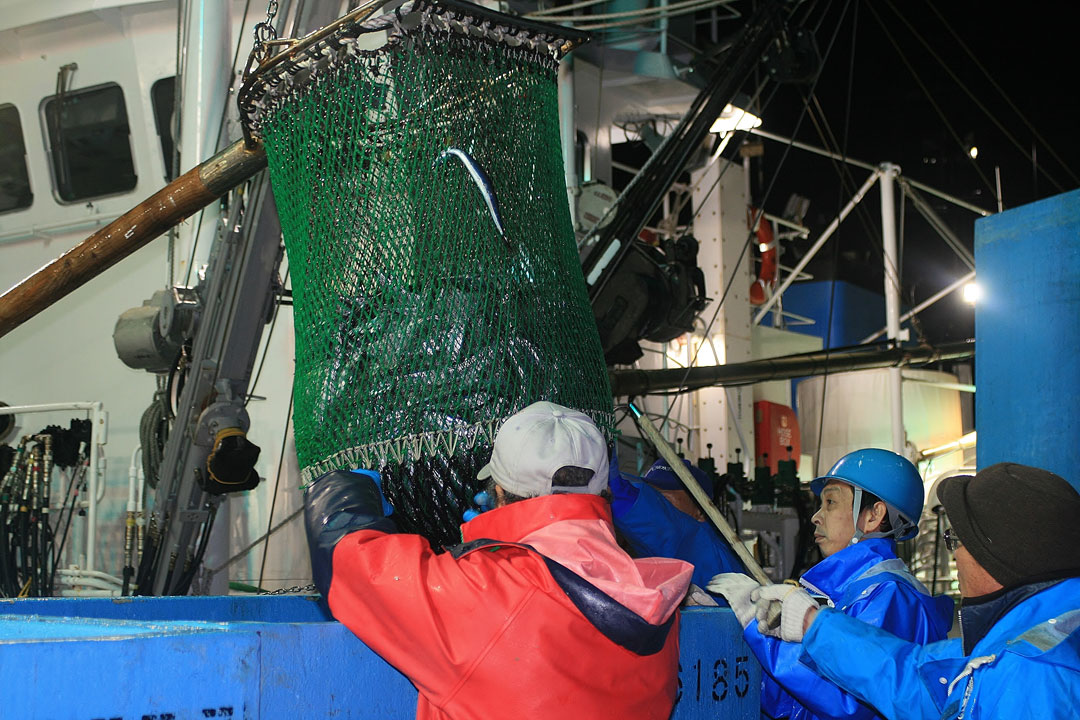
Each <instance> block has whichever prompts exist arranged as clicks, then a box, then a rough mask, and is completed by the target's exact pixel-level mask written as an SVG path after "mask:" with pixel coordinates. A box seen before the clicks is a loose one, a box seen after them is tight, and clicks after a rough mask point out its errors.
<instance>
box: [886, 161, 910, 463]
mask: <svg viewBox="0 0 1080 720" xmlns="http://www.w3.org/2000/svg"><path fill="white" fill-rule="evenodd" d="M899 171H900V168H898V167H897V166H896V165H893V164H891V163H883V164H882V166H881V244H882V246H883V250H884V255H885V328H886V329H885V334H886V336H887V337H888V338H889V340H891V341H892V342H893V343H894V344H895V343H896V342H897V341H898V340H899V339H900V273H899V268H900V256H899V253H898V252H897V246H896V198H895V196H894V192H893V191H894V189H895V183H896V176H897V175H899V174H900V173H899ZM889 407H890V410H891V413H892V449H893V452H895V453H898V454H900V455H903V454H904V442H905V437H904V395H903V386H902V379H901V377H900V368H898V367H893V368H889Z"/></svg>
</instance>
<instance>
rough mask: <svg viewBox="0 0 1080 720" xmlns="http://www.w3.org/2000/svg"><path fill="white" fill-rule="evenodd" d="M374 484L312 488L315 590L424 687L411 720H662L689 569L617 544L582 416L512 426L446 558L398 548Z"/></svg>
mask: <svg viewBox="0 0 1080 720" xmlns="http://www.w3.org/2000/svg"><path fill="white" fill-rule="evenodd" d="M373 475H375V474H374V473H355V472H347V471H334V472H330V473H327V474H326V475H324V476H322V477H321V478H319V479H318V480H316V481H315V482H314V483H313V484H312V486H311V488H310V489H309V490H308V493H307V498H306V519H307V530H308V542H309V544H310V547H311V559H312V568H313V571H314V580H315V584H316V586H317V587H318V588H319V590H320V591H321V592H322V594H323V597H325V598H326V599H327V601H328V603H329V606H330V610H331V611H332V612H333V614H334V617H336V618H337V619H338V620H340V621H341V622H342V623H344V624H345V625H346V626H348V627H349V629H350V630H352V631H353V632H354V633H356V635H357V637H359V638H360V639H361V640H363V641H364V642H365V643H366V644H367V645H368V646H369V647H371V648H372V649H373V650H375V651H376V652H378V653H379V654H380V655H381V656H382V657H383V658H385V659H386V660H387V661H388V662H389V663H391V664H392V665H394V666H395V667H396V668H397V669H398V670H400V671H401V672H402V673H404V674H405V675H406V676H408V678H409V679H410V680H411V681H412V683H413V684H414V685H415V686H416V688H417V690H418V691H419V702H418V704H417V710H416V716H417V718H418V720H492V719H497V718H513V719H514V720H551V719H552V718H560V717H561V718H566V719H567V720H570V719H572V718H589V720H602V719H603V718H611V719H612V720H615V719H616V718H618V719H619V720H635V719H637V718H642V719H645V718H656V719H657V720H666V719H667V718H668V717H669V715H670V713H671V709H672V706H673V705H674V702H675V694H676V684H677V677H678V656H679V645H678V638H679V617H678V612H677V608H678V605H679V602H680V601H681V600H682V598H683V595H684V594H685V593H686V589H687V586H688V585H689V583H690V575H691V572H692V569H693V568H692V566H691V565H689V564H688V563H685V562H682V561H680V560H669V559H664V558H645V559H637V560H635V559H632V558H630V556H629V555H627V554H626V553H625V552H624V551H623V550H622V549H621V548H619V546H618V545H617V544H616V542H615V535H614V530H613V529H612V523H611V511H610V509H609V506H608V502H607V500H606V499H605V498H604V497H602V496H601V493H605V494H606V488H607V478H608V455H607V447H606V444H605V442H604V439H603V436H602V435H601V433H600V431H599V430H598V429H597V428H596V425H594V424H593V422H592V420H590V419H589V417H588V416H587V415H584V414H583V413H580V412H577V411H575V410H570V409H568V408H565V407H562V406H560V405H555V404H553V403H548V402H538V403H534V404H532V405H530V406H529V407H527V408H525V409H524V410H522V411H521V412H519V413H517V414H516V415H513V416H511V417H510V418H508V419H507V420H506V422H505V423H504V424H503V425H502V427H501V428H500V430H499V432H498V434H497V435H496V437H495V446H494V451H493V452H492V457H491V462H490V463H488V464H487V465H485V466H484V467H483V468H482V469H481V470H480V473H479V474H478V477H479V478H480V479H482V480H483V479H486V480H488V482H489V489H488V491H489V494H490V496H491V498H492V499H493V502H492V504H493V506H494V509H493V510H491V511H490V512H485V513H483V514H482V515H479V516H478V517H476V518H475V519H473V520H471V521H470V522H467V523H465V524H463V525H462V526H461V534H462V539H463V541H464V544H462V545H459V546H457V547H456V548H453V549H451V550H450V551H449V552H445V553H441V554H436V553H435V552H434V551H433V550H432V549H431V546H430V545H429V544H428V542H427V540H425V539H424V538H422V537H420V536H418V535H401V534H394V531H395V528H394V523H393V521H392V520H390V519H389V518H387V517H385V516H384V513H383V505H382V503H383V499H382V496H381V493H380V492H379V488H378V486H377V485H376V483H375V481H374V479H373V477H372V476H373Z"/></svg>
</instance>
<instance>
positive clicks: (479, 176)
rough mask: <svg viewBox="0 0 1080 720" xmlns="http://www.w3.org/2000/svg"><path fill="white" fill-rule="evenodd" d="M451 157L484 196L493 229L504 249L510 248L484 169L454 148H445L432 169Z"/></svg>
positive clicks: (471, 158) (467, 155)
mask: <svg viewBox="0 0 1080 720" xmlns="http://www.w3.org/2000/svg"><path fill="white" fill-rule="evenodd" d="M451 157H456V158H457V159H458V160H460V161H461V164H462V165H464V166H465V169H466V170H468V171H469V176H470V177H472V179H473V182H475V183H476V186H477V187H478V188H480V193H481V194H482V195H483V196H484V202H485V203H487V208H488V212H489V213H491V219H492V221H493V222H494V223H495V229H496V230H498V231H499V236H500V237H501V238H502V239H503V242H505V243H506V247H510V238H509V237H507V236H506V228H505V227H503V222H502V215H501V214H500V213H499V200H498V198H496V197H495V188H493V187H492V186H491V180H490V179H488V176H487V173H485V172H484V168H482V167H480V163H478V162H476V160H474V159H473V157H472V156H471V155H469V153H467V152H465V151H464V150H461V149H459V148H456V147H449V148H446V149H445V150H443V151H442V152H441V153H439V157H437V158H435V162H434V163H432V167H435V166H436V165H438V164H439V163H443V162H446V160H447V159H449V158H451Z"/></svg>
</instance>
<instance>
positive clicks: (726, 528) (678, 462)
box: [630, 403, 772, 585]
mask: <svg viewBox="0 0 1080 720" xmlns="http://www.w3.org/2000/svg"><path fill="white" fill-rule="evenodd" d="M630 412H632V413H633V414H634V417H635V418H636V419H637V422H638V425H640V427H641V429H642V430H643V431H644V432H645V435H646V436H647V437H648V438H649V440H650V441H652V444H653V446H654V447H656V451H657V452H658V453H660V456H661V457H663V458H664V459H665V460H667V463H668V465H670V466H671V469H672V470H674V471H675V474H676V475H678V476H679V480H681V481H682V483H683V485H685V486H686V490H687V492H689V493H690V494H691V495H692V496H693V498H694V499H695V500H697V502H698V504H699V505H700V506H701V509H702V510H704V511H705V514H706V515H708V516H709V519H710V520H712V523H713V525H715V526H716V529H717V530H719V531H720V534H721V535H722V536H723V537H724V540H726V541H727V543H728V545H730V546H731V549H732V550H734V551H735V554H736V555H738V556H739V560H741V561H742V564H743V565H744V566H746V570H747V572H749V573H750V575H751V576H752V577H753V578H754V579H755V580H757V581H758V582H759V583H761V584H762V585H771V584H772V579H771V578H769V576H768V575H766V574H765V571H764V570H762V569H761V566H760V565H758V563H757V560H755V559H754V556H753V555H751V554H750V551H749V550H747V549H746V546H745V545H743V543H742V541H741V540H739V536H738V535H736V534H735V531H734V530H732V529H731V526H730V525H728V522H727V520H725V519H724V516H723V515H721V514H720V511H719V510H717V509H716V505H714V504H713V502H712V500H710V499H709V496H708V495H706V494H705V491H704V490H703V489H702V487H701V486H700V485H698V484H697V481H696V480H694V477H693V475H691V474H690V471H689V470H687V469H686V465H684V464H683V461H682V458H680V457H679V456H678V455H676V454H675V449H674V448H673V447H671V444H670V443H668V442H667V441H666V440H664V438H663V437H662V436H661V435H660V432H659V431H658V430H657V429H656V426H655V425H653V424H652V421H651V420H649V418H648V417H646V416H645V413H643V412H642V411H641V410H638V408H637V407H636V406H635V405H634V404H633V403H630Z"/></svg>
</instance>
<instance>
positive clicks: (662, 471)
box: [643, 458, 713, 497]
mask: <svg viewBox="0 0 1080 720" xmlns="http://www.w3.org/2000/svg"><path fill="white" fill-rule="evenodd" d="M683 464H684V465H686V467H687V469H689V470H690V474H691V475H693V476H694V479H695V480H697V482H698V485H700V486H701V489H702V490H704V491H705V494H706V495H708V496H709V497H712V493H713V480H712V478H711V477H709V474H708V473H706V472H705V471H704V470H702V469H701V468H698V467H694V466H693V465H691V464H690V461H689V460H687V459H685V458H683ZM643 479H644V480H645V482H647V483H649V484H650V485H652V486H653V487H655V488H659V489H661V490H685V488H684V487H683V483H682V480H680V479H679V476H678V475H676V474H675V471H674V470H672V469H671V465H669V464H668V461H667V460H665V459H664V458H660V459H659V460H657V461H656V462H654V463H653V464H652V467H650V468H649V471H648V472H647V473H645V477H644V478H643Z"/></svg>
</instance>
